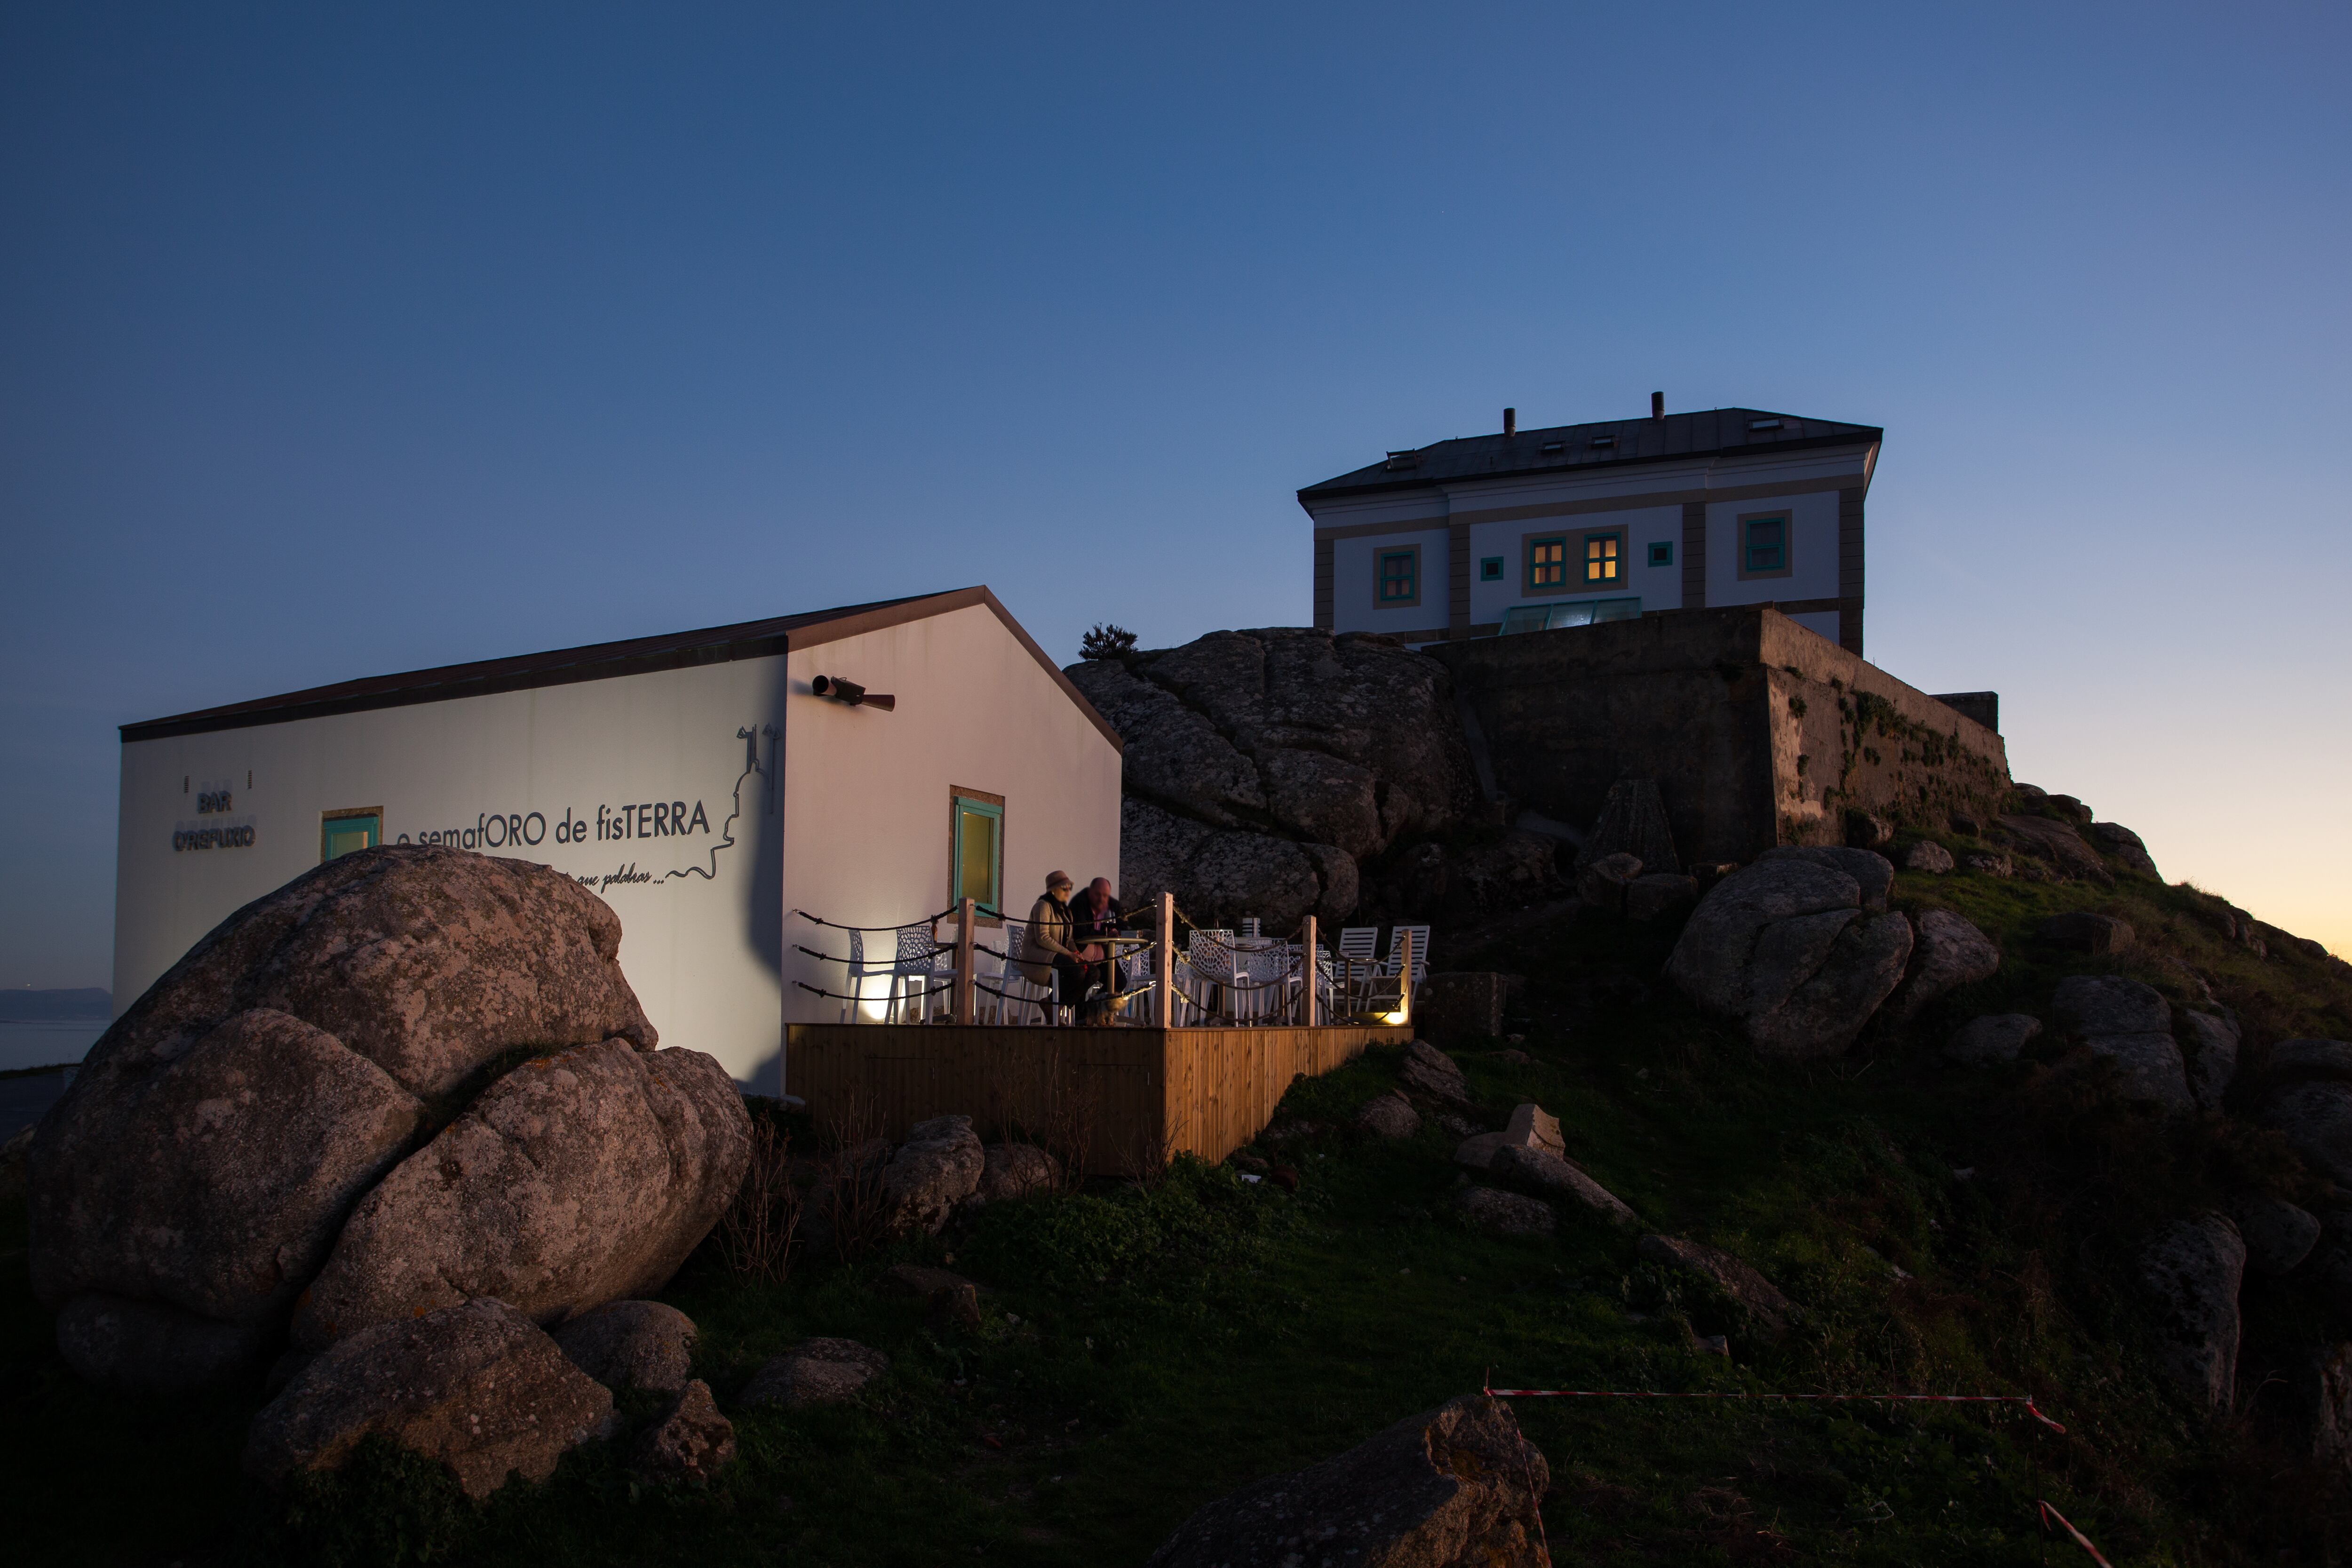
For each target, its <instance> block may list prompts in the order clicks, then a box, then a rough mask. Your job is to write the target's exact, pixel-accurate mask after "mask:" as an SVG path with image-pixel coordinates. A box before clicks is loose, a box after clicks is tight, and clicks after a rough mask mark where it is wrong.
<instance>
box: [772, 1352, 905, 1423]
mask: <svg viewBox="0 0 2352 1568" xmlns="http://www.w3.org/2000/svg"><path fill="white" fill-rule="evenodd" d="M889 1370H890V1358H889V1357H888V1356H887V1355H884V1354H883V1353H882V1352H880V1351H877V1350H875V1349H872V1348H871V1347H869V1346H866V1345H862V1344H859V1343H858V1342H856V1340H840V1339H830V1338H820V1339H813V1340H803V1341H802V1342H800V1343H799V1344H796V1345H794V1346H793V1348H792V1349H790V1350H788V1351H786V1352H784V1353H783V1354H782V1355H780V1356H777V1357H776V1358H774V1359H773V1360H772V1361H770V1362H768V1363H766V1364H765V1365H763V1366H761V1368H760V1370H759V1371H758V1372H756V1373H752V1374H751V1382H750V1383H748V1384H744V1385H743V1394H742V1398H741V1403H743V1404H744V1405H751V1406H754V1407H756V1406H759V1405H782V1407H783V1408H785V1409H787V1410H798V1409H800V1408H802V1407H803V1406H805V1405H841V1404H845V1403H846V1402H847V1401H849V1400H852V1399H855V1398H856V1397H857V1395H858V1394H859V1392H860V1391H862V1390H863V1389H864V1388H865V1387H866V1384H869V1383H871V1382H873V1381H874V1380H875V1379H876V1378H877V1377H880V1376H881V1375H882V1374H883V1373H886V1372H888V1371H889Z"/></svg>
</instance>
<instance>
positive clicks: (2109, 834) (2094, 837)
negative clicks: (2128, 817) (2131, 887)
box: [2090, 822, 2164, 882]
mask: <svg viewBox="0 0 2352 1568" xmlns="http://www.w3.org/2000/svg"><path fill="white" fill-rule="evenodd" d="M2090 833H2091V842H2092V843H2093V844H2095V845H2096V846H2097V847H2099V848H2100V849H2101V850H2103V851H2105V853H2106V854H2109V855H2112V856H2114V857H2115V858H2116V859H2118V860H2120V861H2122V862H2123V863H2124V868H2125V869H2126V870H2129V871H2134V872H2137V874H2138V875H2140V876H2143V877H2147V878H2149V879H2152V880H2155V881H2158V882H2160V881H2162V880H2164V878H2163V877H2162V876H2161V875H2160V874H2159V873H2158V871H2157V868H2156V861H2155V859H2154V858H2152V857H2151V856H2149V854H2148V852H2147V845H2145V844H2143V843H2141V842H2140V837H2139V835H2138V834H2137V833H2134V832H2133V831H2132V830H2131V829H2130V828H2128V827H2126V826H2124V825H2123V824H2122V823H2120V822H2094V823H2093V824H2091V828H2090Z"/></svg>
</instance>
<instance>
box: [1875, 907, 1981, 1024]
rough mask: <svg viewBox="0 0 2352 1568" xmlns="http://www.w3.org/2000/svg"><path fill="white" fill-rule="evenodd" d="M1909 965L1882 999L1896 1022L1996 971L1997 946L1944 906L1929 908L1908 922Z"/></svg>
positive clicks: (1890, 1017) (1887, 1014) (1911, 1016)
mask: <svg viewBox="0 0 2352 1568" xmlns="http://www.w3.org/2000/svg"><path fill="white" fill-rule="evenodd" d="M1911 930H1912V940H1911V966H1910V969H1909V970H1908V971H1907V972H1906V973H1905V974H1904V976H1903V984H1902V985H1901V986H1900V987H1898V988H1897V989H1896V991H1895V994H1894V995H1893V996H1891V997H1889V998H1888V999H1887V1003H1886V1016H1887V1017H1888V1018H1889V1019H1890V1020H1892V1021H1893V1022H1895V1023H1898V1024H1900V1023H1905V1022H1907V1021H1909V1020H1910V1019H1912V1018H1915V1017H1916V1016H1918V1015H1919V1013H1920V1011H1921V1010H1922V1009H1924V1008H1925V1007H1927V1005H1928V1004H1930V1003H1932V1002H1936V1001H1939V1000H1941V999H1942V998H1943V997H1945V996H1948V995H1949V994H1951V993H1953V992H1955V991H1957V990H1958V989H1959V988H1960V987H1961V986H1963V985H1969V984H1975V983H1976V982H1977V981H1979V980H1990V979H1991V978H1992V977H1993V976H1994V975H1995V974H1997V973H2000V948H1998V947H1995V946H1994V945H1993V942H1992V938H1990V937H1989V936H1987V935H1985V933H1984V932H1982V931H1979V930H1978V929H1977V928H1976V927H1975V926H1974V925H1972V924H1970V923H1969V921H1967V920H1965V919H1963V918H1962V917H1960V916H1958V915H1956V914H1954V913H1952V912H1951V910H1927V912H1926V913H1924V914H1922V915H1921V916H1920V917H1919V918H1918V920H1917V921H1915V922H1914V923H1913V925H1912V928H1911Z"/></svg>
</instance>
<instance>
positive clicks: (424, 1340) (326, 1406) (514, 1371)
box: [245, 1300, 616, 1500]
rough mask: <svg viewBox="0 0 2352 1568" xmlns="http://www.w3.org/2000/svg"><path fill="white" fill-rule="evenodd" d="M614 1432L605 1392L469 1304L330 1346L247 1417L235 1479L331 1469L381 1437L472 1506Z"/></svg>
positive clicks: (542, 1345)
mask: <svg viewBox="0 0 2352 1568" xmlns="http://www.w3.org/2000/svg"><path fill="white" fill-rule="evenodd" d="M615 1426H616V1423H615V1421H614V1414H613V1395H612V1393H611V1391H610V1390H608V1389H606V1388H605V1387H604V1385H603V1384H599V1383H597V1382H596V1381H595V1380H594V1379H593V1378H592V1377H590V1376H589V1375H588V1374H587V1373H583V1372H582V1371H581V1370H580V1369H579V1368H578V1367H576V1366H573V1365H572V1363H571V1362H569V1361H567V1360H565V1359H564V1355H563V1352H562V1351H560V1350H558V1349H556V1347H555V1342H554V1341H553V1340H551V1339H549V1338H548V1337H547V1336H546V1335H545V1334H544V1333H542V1332H541V1331H540V1330H539V1329H538V1327H537V1326H536V1325H534V1324H533V1323H532V1322H531V1321H530V1319H528V1318H526V1317H524V1316H523V1315H522V1314H521V1313H520V1312H518V1311H516V1310H514V1309H513V1308H512V1307H509V1306H508V1305H507V1304H506V1303H505V1302H503V1301H494V1300H478V1301H468V1302H467V1303H465V1304H464V1305H462V1306H457V1307H446V1308H443V1309H442V1310H438V1311H433V1312H427V1313H425V1315H424V1316H422V1317H418V1318H409V1319H403V1320H401V1321H397V1322H385V1323H377V1324H375V1325H374V1326H373V1327H371V1328H366V1329H362V1330H361V1331H359V1332H357V1333H355V1334H352V1335H350V1336H348V1337H346V1338H344V1339H342V1340H340V1341H338V1342H336V1343H335V1344H334V1345H333V1346H331V1347H330V1348H329V1349H328V1350H327V1351H326V1352H324V1353H323V1354H321V1355H320V1356H319V1357H317V1358H316V1359H315V1360H313V1361H312V1362H310V1364H309V1365H307V1366H305V1367H304V1368H303V1369H302V1370H301V1371H300V1372H299V1373H296V1374H295V1375H294V1378H293V1381H292V1382H290V1383H289V1384H287V1385H286V1388H285V1390H284V1391H283V1392H282V1393H280V1394H278V1397H277V1398H276V1399H274V1400H272V1401H271V1402H270V1403H269V1404H268V1405H266V1406H264V1407H263V1409H262V1411H261V1414H259V1415H257V1416H255V1417H254V1420H253V1427H252V1430H251V1431H250V1432H249V1433H248V1434H247V1438H246V1447H245V1468H246V1472H247V1474H248V1475H251V1476H253V1477H254V1478H256V1479H259V1480H265V1481H278V1480H283V1479H285V1478H286V1477H288V1476H289V1475H291V1474H292V1473H293V1472H294V1471H296V1470H298V1469H310V1470H331V1469H337V1468H341V1466H342V1465H343V1464H344V1462H345V1461H347V1460H348V1459H349V1458H351V1455H352V1449H354V1448H356V1447H359V1445H360V1441H361V1439H362V1438H364V1437H367V1436H371V1435H372V1434H376V1433H381V1434H383V1436H387V1437H390V1438H392V1439H393V1440H394V1442H396V1443H399V1444H400V1445H401V1446H402V1447H407V1448H412V1449H415V1451H416V1452H418V1453H420V1454H423V1455H424V1456H425V1458H430V1459H436V1460H438V1461H440V1463H441V1464H442V1465H443V1466H445V1467H446V1468H447V1469H448V1470H449V1472H450V1474H452V1475H454V1476H456V1477H457V1484H458V1485H459V1486H460V1487H462V1488H464V1489H465V1492H466V1495H467V1497H470V1498H473V1499H475V1500H480V1499H482V1498H486V1497H488V1496H489V1494H490V1493H492V1492H494V1491H496V1490H498V1489H499V1488H500V1487H502V1486H504V1485H505V1484H506V1482H507V1478H508V1477H509V1475H510V1474H512V1473H515V1472H518V1471H519V1472H520V1473H521V1475H522V1477H523V1479H526V1480H531V1481H543V1480H545V1479H547V1478H548V1477H549V1476H551V1475H552V1474H554V1473H555V1465H556V1461H557V1460H558V1459H560V1458H562V1457H563V1455H564V1454H565V1453H566V1452H568V1451H569V1450H570V1449H572V1448H573V1447H577V1446H578V1445H580V1444H581V1443H583V1442H586V1441H588V1440H589V1439H591V1438H594V1437H605V1436H611V1435H612V1434H613V1431H614V1427H615Z"/></svg>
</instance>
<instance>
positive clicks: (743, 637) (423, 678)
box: [121, 584, 1124, 749]
mask: <svg viewBox="0 0 2352 1568" xmlns="http://www.w3.org/2000/svg"><path fill="white" fill-rule="evenodd" d="M973 605H985V606H987V608H988V609H989V610H990V611H991V612H992V613H993V614H994V615H995V616H996V618H997V619H998V620H999V621H1001V622H1003V624H1004V627H1005V629H1006V630H1007V631H1010V632H1011V633H1012V634H1013V637H1015V638H1017V639H1018V640H1019V641H1020V644H1021V646H1022V647H1024V648H1025V649H1026V650H1028V654H1029V657H1030V658H1034V659H1035V660H1036V661H1037V665H1038V668H1041V669H1043V670H1045V673H1046V674H1048V675H1049V676H1051V677H1053V679H1054V684H1055V686H1057V687H1059V688H1060V689H1061V691H1062V695H1063V696H1065V697H1066V698H1068V699H1069V700H1071V701H1072V702H1073V703H1075V704H1076V706H1077V709H1078V711H1079V712H1081V713H1083V714H1085V715H1086V717H1087V721H1088V722H1089V723H1091V724H1093V725H1094V727H1095V729H1096V730H1097V731H1098V732H1099V733H1100V734H1101V735H1102V736H1103V738H1104V739H1105V740H1108V742H1110V743H1111V744H1112V745H1113V746H1114V747H1121V742H1120V741H1119V736H1118V731H1117V730H1114V729H1112V728H1111V726H1110V721H1108V720H1107V719H1105V718H1104V717H1103V716H1102V715H1101V714H1100V713H1098V712H1097V711H1096V710H1095V706H1094V704H1093V703H1091V702H1089V701H1087V698H1086V694H1085V693H1084V692H1082V691H1080V690H1079V689H1077V687H1076V685H1075V684H1073V683H1072V681H1071V679H1070V678H1069V677H1068V676H1066V675H1065V674H1063V673H1062V670H1061V667H1060V666H1058V665H1056V664H1055V662H1054V661H1053V659H1051V658H1048V657H1047V656H1046V653H1045V649H1044V648H1042V647H1038V646H1037V640H1036V639H1035V638H1034V637H1031V636H1030V635H1029V633H1028V630H1027V628H1025V627H1024V626H1022V625H1021V623H1020V622H1019V621H1017V620H1015V619H1013V612H1012V611H1010V610H1008V609H1006V608H1005V607H1004V605H1003V603H1002V602H1001V601H1000V600H999V599H998V598H997V596H996V595H994V594H993V593H991V592H990V591H989V589H988V588H987V587H986V586H985V585H984V584H982V585H977V586H973V587H970V588H955V589H950V590H949V591H947V592H945V593H940V594H918V595H910V596H908V597H907V598H903V599H878V600H876V601H874V602H872V603H869V604H863V605H840V606H838V607H836V608H834V609H830V610H812V611H808V612H806V613H804V614H802V615H797V616H772V617H770V618H768V619H766V620H759V621H739V622H736V623H735V624H733V625H731V626H708V627H704V628H702V629H700V630H698V631H687V632H669V633H665V634H663V635H661V636H658V637H631V638H627V639H625V640H623V641H620V642H607V643H591V644H588V645H586V646H585V647H570V648H555V649H551V650H550V651H548V652H545V653H531V654H518V655H515V656H512V657H509V658H490V659H478V660H475V661H474V662H472V663H468V664H450V665H442V666H438V667H436V668H430V669H414V670H407V671H404V672H403V673H400V674H397V675H376V676H368V677H364V678H362V679H358V680H346V681H340V682H337V683H336V684H334V685H331V686H314V687H310V688H309V689H306V690H301V691H289V692H285V693H283V694H281V695H278V696H276V697H261V698H256V699H254V700H251V701H247V702H232V703H228V704H226V705H225V706H222V707H219V708H205V709H199V710H196V711H194V712H190V713H177V714H173V715H171V716H169V717H167V718H162V719H149V720H144V721H141V722H139V723H135V724H125V725H123V726H121V732H122V739H123V741H124V742H125V743H128V742H132V741H160V740H164V739H167V738H169V737H171V736H173V735H198V734H204V733H206V732H208V731H215V730H240V729H247V728H250V727H252V726H256V725H261V724H283V723H288V722H290V721H294V720H297V719H318V718H324V717H326V716H328V715H330V714H335V713H363V712H369V711H372V710H376V709H383V708H406V707H412V706H415V705H416V704H419V703H425V702H449V701H455V700H458V699H460V698H467V697H489V696H494V695H497V694H499V693H500V692H507V691H526V690H530V689H536V688H539V687H545V686H569V685H572V684H573V683H575V682H578V681H583V680H611V679H617V678H619V677H621V676H625V675H646V674H651V673H653V672H654V671H656V670H664V669H682V668H688V667H689V666H693V665H701V664H724V663H730V662H731V661H733V660H736V659H743V658H768V657H771V656H772V655H776V654H782V653H788V652H790V651H792V650H793V649H794V648H811V647H823V646H824V644H826V643H831V642H839V641H841V640H843V639H844V638H846V637H857V636H860V635H862V634H864V633H866V632H874V631H881V630H883V629H885V628H886V627H889V626H901V625H904V624H905V623H907V622H908V621H919V620H923V619H926V618H928V617H929V616H942V615H946V614H948V613H949V612H950V611H953V610H961V609H969V608H971V606H973ZM1121 749H1124V748H1123V747H1121Z"/></svg>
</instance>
